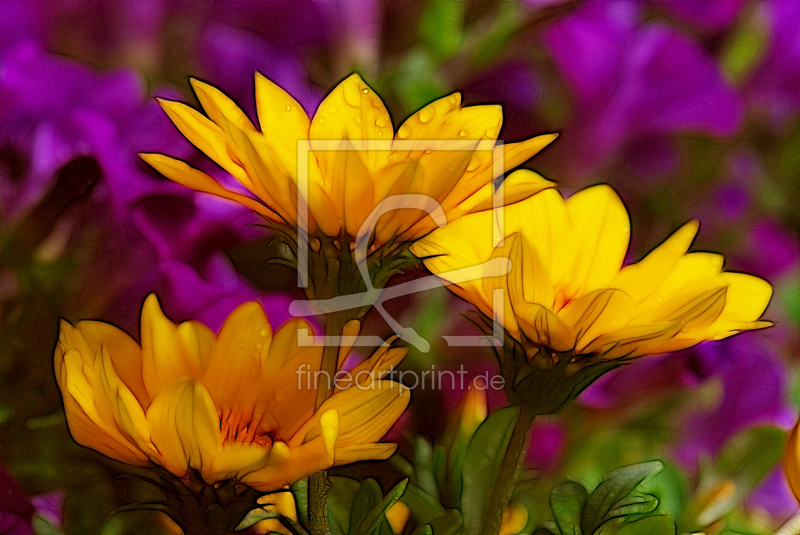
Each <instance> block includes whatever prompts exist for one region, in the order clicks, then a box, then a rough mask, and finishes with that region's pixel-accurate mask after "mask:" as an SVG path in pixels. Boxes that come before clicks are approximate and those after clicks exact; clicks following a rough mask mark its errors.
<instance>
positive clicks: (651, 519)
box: [614, 515, 675, 535]
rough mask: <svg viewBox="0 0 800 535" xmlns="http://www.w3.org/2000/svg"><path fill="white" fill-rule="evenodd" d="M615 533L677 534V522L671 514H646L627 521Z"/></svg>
mask: <svg viewBox="0 0 800 535" xmlns="http://www.w3.org/2000/svg"><path fill="white" fill-rule="evenodd" d="M614 535H675V522H674V521H673V520H672V517H671V516H670V515H654V516H646V517H643V518H637V519H636V520H632V521H629V522H625V523H624V524H622V525H621V526H620V527H619V529H617V530H616V531H615V532H614Z"/></svg>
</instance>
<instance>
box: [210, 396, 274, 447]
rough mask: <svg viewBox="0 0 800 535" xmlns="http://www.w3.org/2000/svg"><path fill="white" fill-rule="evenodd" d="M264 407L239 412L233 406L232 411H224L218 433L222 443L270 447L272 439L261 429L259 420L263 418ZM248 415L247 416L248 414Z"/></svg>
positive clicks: (261, 405) (236, 406)
mask: <svg viewBox="0 0 800 535" xmlns="http://www.w3.org/2000/svg"><path fill="white" fill-rule="evenodd" d="M265 412H266V407H265V406H264V405H263V404H260V405H258V406H257V407H256V408H255V409H254V410H253V411H247V413H245V411H242V410H239V406H238V405H235V406H234V407H233V409H225V410H224V411H222V415H221V416H220V432H221V434H222V441H223V442H224V443H232V442H237V443H239V444H258V445H259V446H263V447H265V448H271V447H272V437H271V436H269V434H268V433H267V432H265V431H263V430H261V429H259V426H260V425H261V420H262V419H263V418H264V413H265ZM248 413H249V414H248Z"/></svg>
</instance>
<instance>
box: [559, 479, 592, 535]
mask: <svg viewBox="0 0 800 535" xmlns="http://www.w3.org/2000/svg"><path fill="white" fill-rule="evenodd" d="M588 496H589V493H588V492H586V489H585V488H583V485H580V484H578V483H575V482H574V481H566V482H564V483H561V484H559V485H556V486H555V487H553V491H552V492H551V493H550V508H551V509H552V510H553V517H554V518H555V520H556V524H558V529H560V530H561V535H583V532H582V531H581V510H583V506H584V504H585V503H586V499H587V498H588Z"/></svg>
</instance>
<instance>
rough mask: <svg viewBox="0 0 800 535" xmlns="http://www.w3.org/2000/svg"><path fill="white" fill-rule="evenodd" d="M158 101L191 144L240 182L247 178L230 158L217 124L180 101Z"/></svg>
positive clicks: (224, 137)
mask: <svg viewBox="0 0 800 535" xmlns="http://www.w3.org/2000/svg"><path fill="white" fill-rule="evenodd" d="M158 103H159V104H161V107H162V108H163V109H164V111H165V112H166V113H167V116H169V118H170V120H171V121H172V122H173V123H174V124H175V126H177V127H178V130H180V131H181V134H183V135H184V136H185V137H186V139H188V140H189V141H190V142H191V143H192V145H194V146H195V147H197V148H198V149H200V150H201V151H202V152H203V153H205V154H206V155H207V156H208V157H209V158H211V159H212V160H214V161H215V162H217V164H219V166H220V167H222V168H223V169H225V170H226V171H227V172H229V173H230V174H231V175H233V176H234V177H235V178H236V179H237V180H239V181H240V182H241V181H243V180H244V181H246V180H247V175H246V174H245V172H244V169H242V167H241V166H240V165H239V164H238V163H236V162H234V161H233V160H232V159H231V157H230V154H229V152H228V141H227V139H226V136H225V133H224V132H223V131H222V129H221V128H220V127H219V126H218V125H216V124H214V123H213V122H212V121H210V120H209V119H208V118H207V117H205V116H203V114H201V113H200V112H198V111H197V110H195V109H193V108H191V107H189V106H187V105H186V104H183V103H181V102H175V101H172V100H164V99H158Z"/></svg>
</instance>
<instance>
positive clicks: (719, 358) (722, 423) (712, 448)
mask: <svg viewBox="0 0 800 535" xmlns="http://www.w3.org/2000/svg"><path fill="white" fill-rule="evenodd" d="M775 350H776V348H774V347H772V346H771V345H770V342H769V341H768V339H767V338H766V337H765V336H763V335H761V334H759V333H745V334H741V335H739V336H737V337H736V338H733V339H731V340H725V341H721V342H715V343H706V344H701V345H700V346H698V347H697V349H696V350H695V351H694V353H693V357H694V363H693V368H694V369H695V370H697V371H698V375H700V376H706V377H709V376H715V377H719V379H720V380H721V381H722V387H723V393H722V399H721V400H720V402H719V404H718V406H716V407H715V408H713V409H712V410H710V411H700V412H697V413H695V414H693V415H691V416H689V417H688V418H685V419H683V420H682V422H681V428H680V430H679V436H680V437H681V438H680V440H679V443H678V444H676V446H675V455H676V457H677V459H678V460H679V461H680V462H682V463H683V464H685V465H686V466H695V465H696V463H697V459H698V458H699V457H700V456H701V455H703V454H708V455H715V454H716V453H717V452H718V451H719V449H720V448H721V447H722V445H723V444H725V442H727V441H728V440H729V439H730V438H731V437H733V436H734V435H735V434H736V433H738V432H740V431H742V430H744V429H746V428H748V427H753V426H759V425H777V426H779V427H784V428H786V427H791V425H792V424H793V423H794V414H793V411H791V410H790V409H789V406H788V404H787V402H786V382H787V380H786V369H785V366H784V364H783V362H782V361H781V360H780V358H779V357H777V356H776V355H775Z"/></svg>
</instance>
